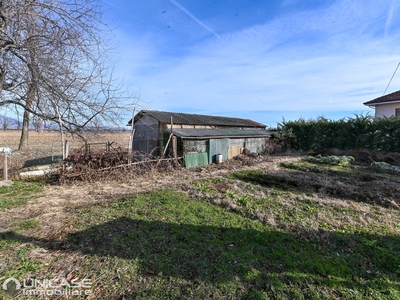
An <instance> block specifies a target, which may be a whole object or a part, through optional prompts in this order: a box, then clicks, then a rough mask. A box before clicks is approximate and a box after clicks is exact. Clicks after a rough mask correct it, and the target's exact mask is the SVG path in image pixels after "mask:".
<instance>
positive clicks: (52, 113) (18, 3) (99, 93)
mask: <svg viewBox="0 0 400 300" xmlns="http://www.w3.org/2000/svg"><path fill="white" fill-rule="evenodd" d="M109 33H110V31H109V29H108V27H107V26H106V24H105V22H104V21H103V19H102V12H101V6H100V4H99V2H98V1H97V0H0V108H2V107H3V108H5V107H8V106H10V105H13V106H15V107H17V109H18V110H19V111H21V112H22V113H23V121H22V134H21V140H20V147H19V148H20V149H23V148H24V147H26V145H27V144H28V132H29V131H28V129H29V123H30V118H31V116H32V115H35V116H37V117H38V118H40V119H42V120H47V121H51V122H55V123H57V124H58V125H59V126H60V130H68V131H75V130H77V129H83V128H85V127H89V126H93V125H94V123H99V122H101V123H102V124H108V125H109V126H112V125H116V124H118V122H120V119H121V118H120V117H121V113H122V112H123V111H125V110H129V109H131V106H132V105H135V104H136V103H133V104H132V99H130V100H131V105H126V104H125V103H124V101H123V100H124V98H125V99H128V98H131V95H129V94H127V93H126V91H125V90H123V89H122V85H121V84H120V81H118V80H116V79H114V78H113V76H112V71H113V69H112V66H113V62H112V61H111V60H110V59H109V57H108V54H109V53H110V52H111V51H113V48H112V47H111V46H110V43H109V40H108V39H107V37H108V36H109ZM135 102H137V101H135Z"/></svg>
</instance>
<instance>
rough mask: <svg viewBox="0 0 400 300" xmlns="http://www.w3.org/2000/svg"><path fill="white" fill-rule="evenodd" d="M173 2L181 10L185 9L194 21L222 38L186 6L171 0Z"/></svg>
mask: <svg viewBox="0 0 400 300" xmlns="http://www.w3.org/2000/svg"><path fill="white" fill-rule="evenodd" d="M169 1H170V2H171V3H172V4H174V5H175V6H176V7H178V8H179V9H180V10H181V11H183V12H184V13H185V14H187V15H188V16H189V17H190V18H192V20H193V21H195V22H196V23H197V24H199V25H200V26H201V27H203V28H205V29H207V30H208V31H209V32H211V33H212V34H213V35H215V36H216V37H217V38H218V39H221V38H220V37H219V35H218V34H216V33H215V32H214V31H213V30H212V29H211V28H210V27H208V26H207V25H206V24H204V23H203V22H201V21H200V20H199V19H197V18H196V17H195V16H194V15H192V14H191V13H190V11H188V10H187V9H186V8H184V7H183V6H182V5H180V4H179V3H178V2H176V1H174V0H169Z"/></svg>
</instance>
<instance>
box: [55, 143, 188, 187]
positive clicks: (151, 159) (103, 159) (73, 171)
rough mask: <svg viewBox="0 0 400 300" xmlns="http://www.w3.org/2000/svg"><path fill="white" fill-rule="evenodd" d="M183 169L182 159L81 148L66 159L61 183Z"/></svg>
mask: <svg viewBox="0 0 400 300" xmlns="http://www.w3.org/2000/svg"><path fill="white" fill-rule="evenodd" d="M180 168H182V160H181V159H179V158H176V159H172V158H161V157H158V156H152V155H149V154H143V153H138V152H135V153H133V154H132V156H131V157H130V155H129V154H128V152H127V151H126V150H125V151H124V150H122V149H115V150H113V151H108V152H85V151H79V152H76V153H74V154H72V155H70V156H69V157H68V158H67V159H65V160H64V161H63V167H62V170H61V173H60V177H59V182H60V183H68V182H73V181H101V180H107V179H118V178H124V177H125V178H126V176H127V174H130V175H131V176H134V175H142V174H145V173H150V172H166V171H172V170H174V169H180Z"/></svg>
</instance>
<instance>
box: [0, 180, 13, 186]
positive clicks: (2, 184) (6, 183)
mask: <svg viewBox="0 0 400 300" xmlns="http://www.w3.org/2000/svg"><path fill="white" fill-rule="evenodd" d="M13 184H14V182H13V181H11V180H3V181H0V187H2V186H12V185H13Z"/></svg>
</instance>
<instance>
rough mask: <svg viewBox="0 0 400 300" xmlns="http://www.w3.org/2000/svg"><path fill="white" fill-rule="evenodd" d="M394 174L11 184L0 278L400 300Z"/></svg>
mask: <svg viewBox="0 0 400 300" xmlns="http://www.w3.org/2000/svg"><path fill="white" fill-rule="evenodd" d="M399 181H400V177H399V175H397V174H395V173H390V172H384V171H377V170H376V169H372V168H371V167H369V166H366V165H350V166H329V165H322V164H318V163H311V162H308V161H304V160H300V159H297V158H290V159H281V158H279V157H271V159H270V161H267V162H265V163H262V164H260V165H255V166H252V167H248V168H244V169H242V170H237V171H226V170H225V171H219V172H214V173H207V172H206V173H204V172H197V171H196V170H182V171H179V172H175V173H172V174H158V175H157V174H147V175H144V176H142V177H139V178H135V179H129V178H127V179H126V180H125V181H124V180H122V179H118V181H117V182H110V183H102V184H100V185H99V184H97V185H96V184H91V185H89V184H81V185H79V186H72V185H71V186H62V187H49V186H46V185H45V186H43V183H40V182H19V183H18V184H17V185H16V186H14V187H11V188H0V197H1V196H2V195H7V199H8V204H6V205H5V206H0V220H1V221H0V228H1V229H2V230H1V232H2V233H1V235H0V283H3V282H4V280H6V279H7V278H9V277H15V278H18V279H21V280H22V279H23V278H32V277H36V278H48V279H51V278H60V277H61V278H66V280H67V281H71V280H73V279H75V280H77V281H80V280H82V279H84V278H87V279H90V283H91V284H90V289H89V292H90V293H91V295H89V296H79V297H78V296H77V298H82V299H86V298H87V299H400V283H399V277H400V255H399V250H400V210H399V203H400V190H399V189H400V185H399ZM27 191H29V192H30V193H31V194H32V195H36V196H37V198H36V199H34V200H32V201H30V202H29V203H27V204H26V202H25V201H24V200H23V201H19V200H18V199H20V198H22V199H23V198H24V196H25V195H26V193H27ZM43 193H46V196H44V197H43V196H42V194H43ZM78 195H79V199H75V198H77V196H78ZM4 199H5V198H2V200H1V201H4ZM13 199H15V201H14V200H13ZM60 199H64V201H65V202H62V203H61V204H60V206H59V207H58V206H57V203H60V201H61V200H60ZM46 204H47V206H49V205H53V209H52V210H46V209H45V207H46V206H45V205H46ZM40 205H43V206H40ZM35 207H36V209H35ZM57 207H58V208H59V210H58V215H57V218H55V215H54V214H50V215H49V214H48V213H54V211H57V209H58V208H57ZM29 209H31V210H30V212H29V214H28V213H27V212H26V211H27V210H29ZM81 289H82V288H81ZM65 290H68V288H67V287H66V288H65ZM0 297H3V298H4V299H11V297H10V295H9V294H7V293H6V292H4V291H1V292H0ZM7 297H8V298H7ZM17 297H18V296H17ZM28 298H29V297H25V298H24V296H22V295H21V296H19V299H28ZM17 299H18V298H17ZM31 299H36V298H34V297H32V298H31ZM57 299H60V297H58V298H57ZM61 299H70V298H68V297H67V296H65V297H64V298H63V297H61Z"/></svg>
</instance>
